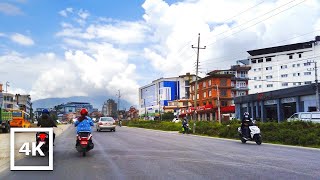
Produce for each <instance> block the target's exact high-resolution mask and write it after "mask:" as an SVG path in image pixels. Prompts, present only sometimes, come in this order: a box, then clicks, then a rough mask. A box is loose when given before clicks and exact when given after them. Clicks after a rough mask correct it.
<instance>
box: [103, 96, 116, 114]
mask: <svg viewBox="0 0 320 180" xmlns="http://www.w3.org/2000/svg"><path fill="white" fill-rule="evenodd" d="M117 110H118V104H117V103H116V102H115V101H114V100H113V99H108V100H107V114H106V115H107V116H112V117H117Z"/></svg>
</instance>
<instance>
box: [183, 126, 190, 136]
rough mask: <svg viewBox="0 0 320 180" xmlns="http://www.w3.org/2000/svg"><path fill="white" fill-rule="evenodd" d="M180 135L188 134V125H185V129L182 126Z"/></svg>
mask: <svg viewBox="0 0 320 180" xmlns="http://www.w3.org/2000/svg"><path fill="white" fill-rule="evenodd" d="M182 133H183V134H184V133H187V134H189V124H186V126H185V127H184V126H183V125H182Z"/></svg>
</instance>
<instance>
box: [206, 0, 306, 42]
mask: <svg viewBox="0 0 320 180" xmlns="http://www.w3.org/2000/svg"><path fill="white" fill-rule="evenodd" d="M304 1H306V0H303V1H301V2H299V3H297V4H295V5H293V6H290V7H289V8H287V9H284V10H282V11H280V12H278V13H276V14H273V15H271V16H269V17H267V18H265V19H263V20H261V21H258V22H257V23H255V24H253V25H251V26H248V27H246V28H243V29H241V30H239V31H236V32H235V33H232V34H230V35H229V36H225V37H224V38H222V39H219V40H216V41H215V42H213V43H211V44H209V45H208V46H210V45H212V44H215V43H217V42H219V41H221V40H223V39H226V38H228V37H230V36H232V35H234V34H237V33H240V32H242V31H244V30H246V29H249V28H250V27H253V26H255V25H257V24H259V23H261V22H263V21H265V20H267V19H270V18H272V17H274V16H276V15H278V14H280V13H282V12H284V11H287V10H289V9H291V8H293V7H295V6H298V5H299V4H302V3H303V2H304Z"/></svg>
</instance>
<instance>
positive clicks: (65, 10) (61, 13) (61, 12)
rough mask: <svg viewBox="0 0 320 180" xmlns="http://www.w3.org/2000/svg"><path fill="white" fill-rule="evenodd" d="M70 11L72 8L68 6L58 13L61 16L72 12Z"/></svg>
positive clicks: (66, 15)
mask: <svg viewBox="0 0 320 180" xmlns="http://www.w3.org/2000/svg"><path fill="white" fill-rule="evenodd" d="M72 13H73V8H70V7H69V8H66V9H64V10H61V11H59V14H60V15H61V16H63V17H68V14H72Z"/></svg>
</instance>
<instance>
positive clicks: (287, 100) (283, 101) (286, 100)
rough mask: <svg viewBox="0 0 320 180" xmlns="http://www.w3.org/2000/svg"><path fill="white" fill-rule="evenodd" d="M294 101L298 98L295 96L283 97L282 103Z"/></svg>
mask: <svg viewBox="0 0 320 180" xmlns="http://www.w3.org/2000/svg"><path fill="white" fill-rule="evenodd" d="M293 102H296V98H294V97H290V98H283V99H281V103H293Z"/></svg>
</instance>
